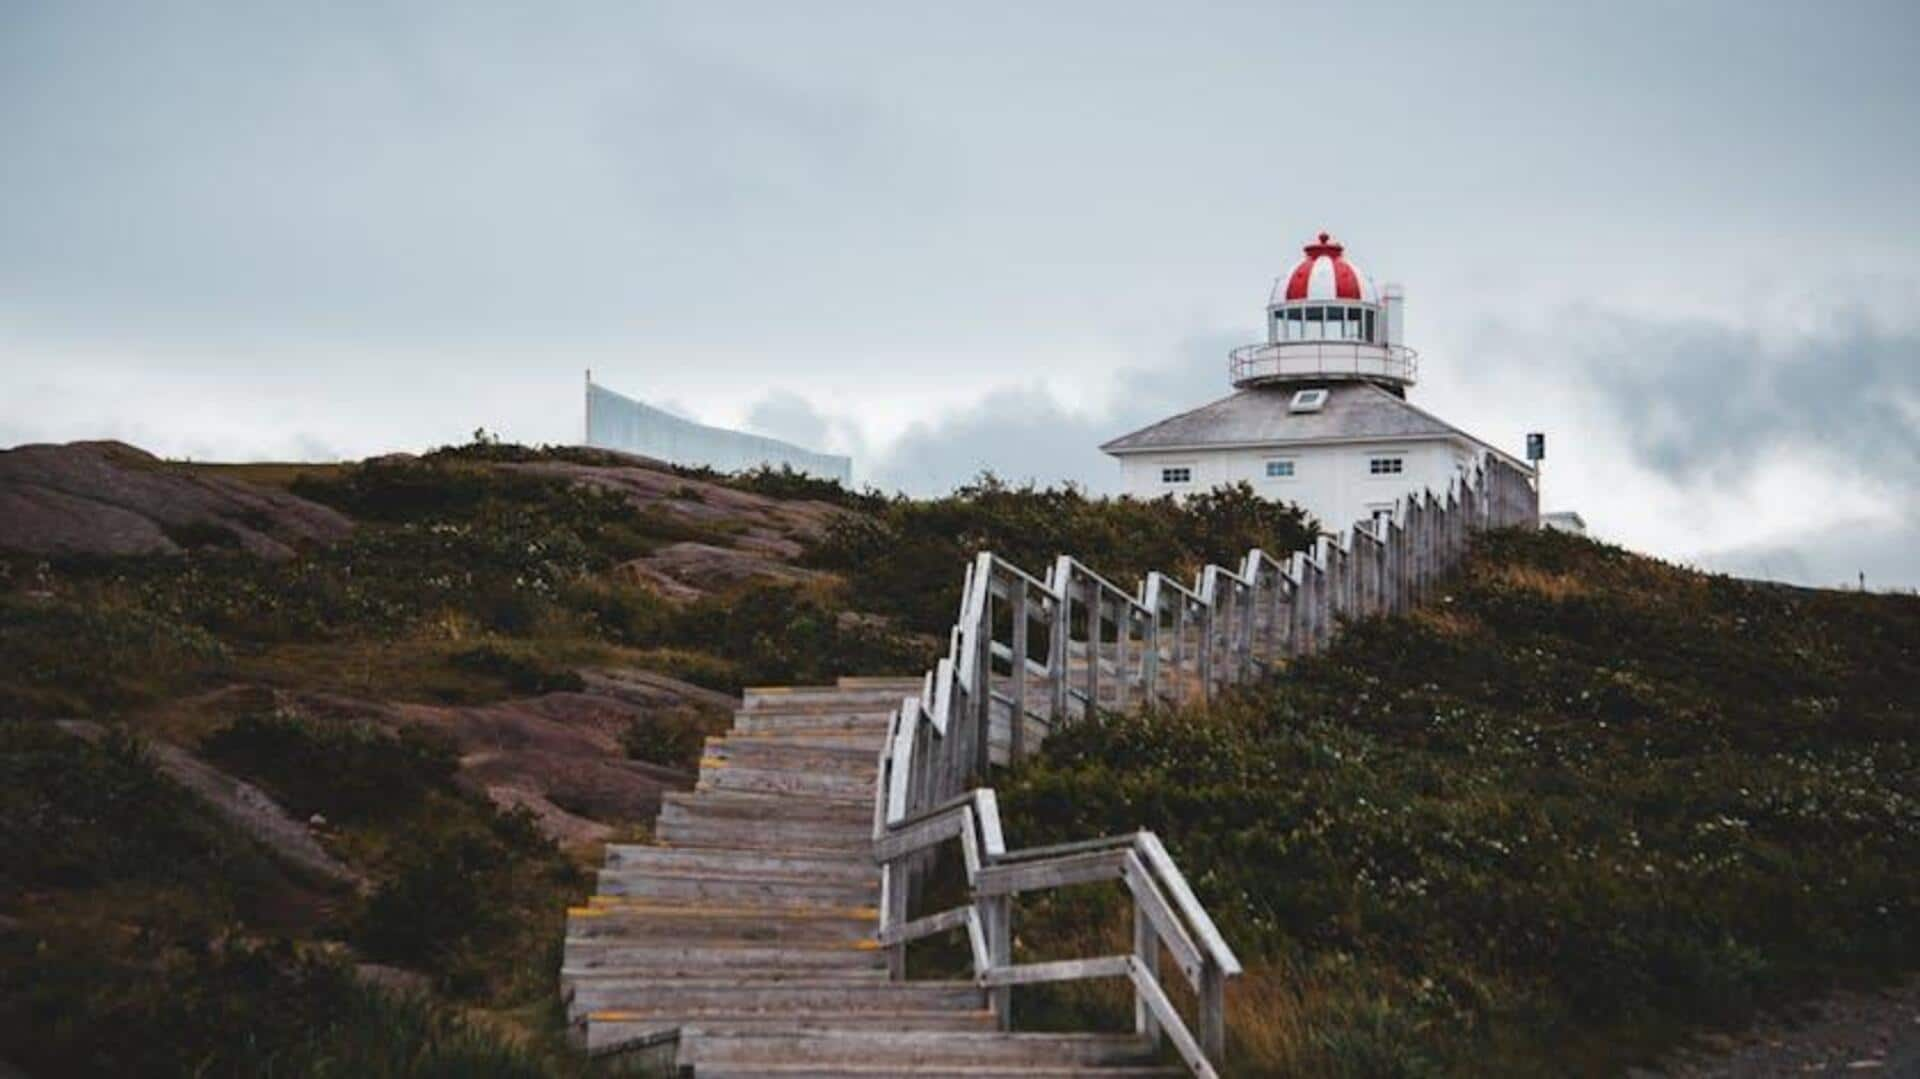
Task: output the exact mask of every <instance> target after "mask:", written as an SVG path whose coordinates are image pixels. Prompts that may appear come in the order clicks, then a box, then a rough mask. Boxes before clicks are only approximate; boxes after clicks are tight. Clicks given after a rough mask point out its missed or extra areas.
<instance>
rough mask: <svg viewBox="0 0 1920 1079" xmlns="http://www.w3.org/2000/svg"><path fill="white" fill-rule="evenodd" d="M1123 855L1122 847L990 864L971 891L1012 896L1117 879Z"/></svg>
mask: <svg viewBox="0 0 1920 1079" xmlns="http://www.w3.org/2000/svg"><path fill="white" fill-rule="evenodd" d="M1126 856H1127V852H1126V851H1124V850H1117V851H1094V852H1092V853H1090V854H1071V855H1068V856H1066V857H1064V858H1048V859H1045V860H1042V861H1038V862H1020V863H1015V864H1012V865H991V866H988V867H987V868H985V869H982V870H981V871H980V877H979V879H978V880H977V881H975V882H974V890H975V891H977V892H978V893H979V894H981V895H1014V894H1017V893H1019V892H1033V891H1039V890H1041V889H1044V888H1064V887H1066V886H1067V885H1070V884H1086V883H1088V882H1091V881H1099V880H1117V879H1119V877H1120V873H1121V867H1122V866H1123V865H1124V864H1125V858H1126Z"/></svg>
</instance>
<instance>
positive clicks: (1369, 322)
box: [1365, 311, 1379, 341]
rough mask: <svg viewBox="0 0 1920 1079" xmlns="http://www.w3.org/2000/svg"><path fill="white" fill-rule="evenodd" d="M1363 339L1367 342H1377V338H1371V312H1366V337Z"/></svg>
mask: <svg viewBox="0 0 1920 1079" xmlns="http://www.w3.org/2000/svg"><path fill="white" fill-rule="evenodd" d="M1365 339H1366V340H1368V341H1377V340H1379V339H1378V338H1376V337H1374V336H1373V312H1372V311H1368V312H1367V336H1366V338H1365Z"/></svg>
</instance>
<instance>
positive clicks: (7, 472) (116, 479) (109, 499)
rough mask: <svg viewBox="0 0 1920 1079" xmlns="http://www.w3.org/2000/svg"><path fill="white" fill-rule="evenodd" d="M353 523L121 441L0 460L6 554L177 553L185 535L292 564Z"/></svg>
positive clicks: (37, 449)
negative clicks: (297, 554) (220, 540)
mask: <svg viewBox="0 0 1920 1079" xmlns="http://www.w3.org/2000/svg"><path fill="white" fill-rule="evenodd" d="M352 530H353V522H352V521H350V520H348V519H347V518H346V517H345V516H342V515H341V514H340V513H338V512H336V511H334V510H332V509H329V508H328V507H326V506H322V505H319V504H318V503H314V502H309V501H307V500H306V499H304V498H299V497H296V496H294V495H291V494H288V493H286V492H285V491H280V490H275V489H273V488H269V487H260V486H256V485H254V484H250V483H245V482H242V481H240V480H234V479H228V478H226V477H224V476H208V475H202V474H196V473H193V472H191V471H188V470H186V469H183V468H180V467H177V466H173V465H170V464H168V463H167V462H165V461H162V460H160V459H159V458H157V457H154V456H153V455H152V454H149V453H146V452H145V451H142V450H138V449H135V448H133V447H132V446H128V445H126V444H124V443H120V442H71V443H68V444H66V445H64V446H56V445H46V444H41V445H30V446H21V447H18V448H16V449H12V450H5V451H0V548H9V549H13V550H19V551H27V552H31V553H34V554H96V555H136V554H175V553H178V552H179V551H180V550H181V549H182V544H181V538H182V537H184V536H187V535H195V534H197V535H201V536H211V537H221V536H222V534H223V533H224V534H225V536H228V537H231V540H230V542H232V543H234V544H235V545H236V546H238V547H239V548H240V549H241V550H244V551H248V552H250V553H252V554H256V555H260V556H263V557H266V558H290V557H292V555H293V553H294V548H295V547H296V546H298V545H299V544H301V543H308V542H319V543H328V542H332V541H334V540H338V539H340V538H342V537H344V536H346V535H347V534H348V533H349V532H351V531H352Z"/></svg>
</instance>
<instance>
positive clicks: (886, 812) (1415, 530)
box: [874, 458, 1538, 1076]
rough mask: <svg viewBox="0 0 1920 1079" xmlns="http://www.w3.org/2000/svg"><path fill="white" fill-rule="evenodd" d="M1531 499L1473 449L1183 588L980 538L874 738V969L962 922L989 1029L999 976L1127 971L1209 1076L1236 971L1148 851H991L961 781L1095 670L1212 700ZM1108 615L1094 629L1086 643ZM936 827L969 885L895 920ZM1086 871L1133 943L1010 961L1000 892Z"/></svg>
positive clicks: (1139, 1000) (1453, 557) (1138, 995)
mask: <svg viewBox="0 0 1920 1079" xmlns="http://www.w3.org/2000/svg"><path fill="white" fill-rule="evenodd" d="M1537 509H1538V494H1537V492H1536V491H1535V489H1534V486H1533V482H1532V478H1531V476H1530V474H1529V473H1527V472H1525V471H1524V470H1521V469H1518V468H1514V467H1512V466H1510V465H1507V464H1506V463H1505V462H1504V461H1503V460H1501V459H1500V458H1490V459H1489V460H1488V461H1487V463H1486V465H1485V466H1483V467H1482V468H1481V469H1476V470H1475V472H1474V474H1473V476H1472V477H1471V478H1470V479H1468V478H1462V479H1460V480H1459V481H1457V482H1456V483H1454V484H1452V485H1450V486H1449V487H1448V490H1447V491H1446V493H1445V495H1444V496H1443V497H1441V498H1436V497H1434V495H1433V493H1432V492H1431V491H1426V492H1420V493H1418V494H1415V495H1411V496H1408V497H1406V498H1403V499H1401V500H1399V501H1398V502H1396V503H1395V506H1394V511H1393V513H1392V514H1391V515H1390V516H1389V518H1388V519H1387V520H1386V521H1385V522H1384V523H1381V522H1376V521H1373V520H1367V521H1363V522H1358V523H1356V524H1355V525H1354V526H1353V527H1352V528H1351V529H1349V530H1348V531H1347V532H1346V533H1345V534H1344V535H1342V536H1341V537H1338V538H1334V537H1321V538H1320V539H1318V540H1317V541H1316V542H1315V543H1314V544H1313V545H1312V547H1311V548H1310V549H1309V550H1307V551H1301V552H1296V553H1294V554H1293V555H1292V556H1291V557H1289V558H1288V559H1286V560H1284V561H1283V560H1278V559H1275V558H1273V557H1272V556H1270V555H1268V554H1266V553H1265V552H1264V551H1261V550H1260V549H1258V548H1254V549H1252V550H1249V551H1248V552H1247V554H1246V557H1245V558H1244V559H1242V560H1241V562H1240V564H1239V568H1238V569H1237V570H1236V569H1230V568H1227V567H1222V566H1216V565H1209V566H1207V567H1205V568H1203V569H1202V570H1201V571H1200V573H1199V575H1198V576H1197V578H1196V579H1195V581H1194V583H1193V585H1192V586H1191V587H1189V586H1187V585H1185V584H1182V583H1181V582H1179V581H1176V580H1174V579H1173V578H1170V577H1167V576H1165V575H1163V574H1160V573H1148V574H1147V575H1146V577H1145V578H1144V579H1143V580H1142V581H1141V582H1140V586H1139V587H1138V588H1137V589H1136V590H1135V591H1134V592H1132V593H1128V592H1126V591H1125V590H1123V589H1121V588H1120V587H1119V586H1117V585H1115V584H1113V583H1112V582H1111V581H1108V580H1107V579H1106V578H1104V577H1102V576H1100V575H1099V574H1098V573H1096V572H1094V571H1093V570H1091V569H1089V568H1087V567H1086V566H1084V565H1082V564H1081V563H1080V562H1078V561H1077V560H1075V559H1073V558H1072V557H1071V556H1067V555H1062V556H1060V557H1059V558H1057V559H1056V560H1055V561H1054V563H1053V566H1052V567H1051V569H1050V570H1049V572H1048V573H1047V575H1046V578H1045V579H1044V580H1043V579H1041V578H1038V577H1035V576H1033V575H1032V574H1029V573H1027V572H1025V571H1023V570H1021V569H1020V568H1018V567H1016V566H1014V565H1012V564H1010V563H1007V562H1005V561H1003V560H1002V559H1000V558H998V557H997V556H995V555H994V554H992V553H991V552H987V551H982V552H980V553H979V554H978V555H977V556H976V557H975V558H974V559H973V560H972V562H970V563H969V564H968V566H967V570H966V578H965V582H964V586H963V589H962V595H961V602H960V617H959V620H958V621H957V622H956V623H955V624H954V627H953V631H952V633H951V634H950V635H949V638H948V651H947V655H946V656H945V657H943V658H941V659H940V660H939V662H938V663H937V664H936V665H935V667H934V669H933V670H932V671H930V672H928V674H927V677H926V678H925V679H924V680H923V682H922V686H921V692H920V693H919V695H918V696H913V697H906V698H903V699H902V701H901V704H900V708H899V709H898V710H897V711H895V713H894V714H893V717H892V719H891V720H890V722H889V727H888V732H887V737H886V739H885V740H884V742H883V744H882V747H881V750H880V754H879V773H878V776H877V777H876V780H875V797H874V856H875V860H876V861H877V862H878V863H879V864H880V865H881V867H882V872H881V896H882V898H881V928H880V935H879V940H880V943H881V945H882V946H883V947H886V948H887V949H888V956H889V962H888V969H889V971H890V972H891V974H892V976H893V977H895V978H901V977H904V976H905V970H906V963H905V948H906V946H907V944H908V943H909V942H911V941H915V940H920V939H924V938H925V937H928V936H932V935H934V934H937V933H944V932H951V931H953V930H956V929H960V928H965V929H966V930H967V933H968V939H969V942H970V945H971V950H972V953H973V961H974V973H975V977H976V978H977V979H978V980H979V982H980V984H981V985H983V986H985V987H987V988H988V989H989V990H990V1001H991V1004H992V1007H993V1009H994V1011H995V1012H996V1014H997V1015H998V1018H999V1021H1000V1022H1001V1024H1002V1025H1003V1026H1004V1025H1006V1024H1008V1023H1009V1022H1010V1019H1011V1017H1010V1012H1009V1008H1010V1000H1011V998H1010V997H1009V996H1008V995H1007V994H1008V992H1009V987H1010V986H1012V985H1016V984H1026V983H1028V982H1035V981H1054V980H1071V979H1076V978H1092V977H1116V976H1125V977H1128V978H1129V979H1130V980H1131V982H1132V983H1133V985H1134V989H1135V1022H1136V1025H1137V1027H1138V1029H1139V1030H1140V1031H1141V1033H1143V1034H1147V1035H1149V1036H1151V1037H1154V1038H1158V1037H1160V1036H1161V1035H1162V1034H1163V1033H1164V1034H1165V1036H1166V1037H1167V1038H1168V1039H1170V1040H1171V1041H1172V1042H1173V1043H1174V1046H1175V1048H1176V1049H1177V1050H1178V1051H1179V1052H1180V1055H1181V1058H1182V1059H1183V1060H1185V1061H1186V1063H1187V1064H1188V1066H1189V1067H1190V1068H1192V1069H1193V1071H1194V1072H1195V1074H1198V1075H1204V1076H1211V1075H1214V1074H1215V1063H1216V1062H1218V1061H1220V1060H1222V1059H1223V1058H1224V1055H1225V1051H1226V1027H1225V1022H1226V1020H1225V996H1224V993H1225V983H1226V980H1227V979H1228V978H1231V977H1234V976H1236V975H1238V974H1240V972H1241V966H1240V961H1239V959H1238V958H1237V957H1236V956H1235V955H1234V954H1233V950H1232V949H1231V948H1230V947H1229V946H1228V945H1227V942H1226V940H1225V938H1224V937H1223V936H1222V935H1221V934H1220V931H1219V929H1218V927H1216V926H1215V925H1214V923H1213V920H1212V918H1210V917H1209V916H1208V915H1207V912H1206V910H1205V908H1204V907H1202V906H1201V904H1200V901H1199V899H1198V898H1197V897H1196V896H1195V895H1194V894H1193V889H1192V888H1191V887H1190V886H1189V885H1188V883H1187V880H1186V878H1185V876H1184V875H1182V874H1181V872H1180V869H1179V867H1178V866H1177V865H1176V864H1175V863H1174V860H1173V858H1172V856H1171V855H1169V854H1168V853H1167V850H1166V847H1165V846H1164V845H1163V844H1162V843H1161V842H1160V840H1159V839H1158V838H1157V837H1156V836H1154V834H1153V833H1151V832H1136V833H1133V834H1131V835H1128V836H1113V837H1107V838H1104V839H1097V840H1086V841H1082V842H1078V843H1066V844H1058V845H1055V846H1051V847H1041V848H1034V849H1031V850H1024V851H1021V850H1016V851H1008V850H1006V848H1005V845H1004V842H1003V837H1002V832H1001V827H1000V813H999V807H998V802H997V800H996V799H995V797H994V793H993V790H992V788H990V787H982V786H979V785H978V782H979V780H980V779H981V778H983V777H984V776H985V775H986V773H987V771H988V769H989V768H990V766H991V765H992V764H993V763H996V762H998V761H999V760H1002V759H1004V760H1007V761H1013V760H1018V759H1020V758H1021V757H1023V756H1025V755H1026V754H1027V753H1029V752H1031V751H1032V749H1033V748H1034V747H1033V746H1031V745H1029V744H1028V739H1027V728H1028V726H1029V724H1030V723H1031V724H1038V725H1039V729H1040V731H1041V732H1042V737H1044V734H1045V733H1046V732H1050V731H1051V730H1053V729H1055V728H1058V727H1060V726H1063V725H1065V724H1068V723H1071V722H1073V721H1074V720H1075V719H1077V718H1085V717H1088V716H1091V715H1092V714H1093V713H1094V712H1096V711H1098V710H1100V709H1102V708H1103V707H1105V706H1106V704H1107V703H1108V702H1107V701H1106V700H1105V699H1104V698H1105V697H1106V696H1108V694H1105V693H1103V686H1107V685H1109V684H1110V688H1111V697H1112V703H1113V704H1114V706H1115V707H1126V706H1128V705H1129V703H1130V702H1131V701H1132V700H1135V699H1137V700H1140V701H1145V702H1148V703H1155V702H1179V701H1184V700H1186V699H1187V696H1188V694H1189V693H1190V692H1193V691H1197V692H1199V693H1200V694H1202V695H1203V696H1210V695H1211V694H1212V693H1214V692H1215V691H1216V690H1217V689H1220V688H1223V687H1225V686H1229V685H1232V684H1234V683H1237V682H1243V681H1246V680H1248V679H1250V678H1252V677H1255V676H1256V674H1257V673H1258V672H1260V671H1263V670H1272V669H1274V668H1275V666H1276V665H1278V664H1279V663H1281V662H1283V661H1284V660H1286V659H1288V658H1290V657H1293V656H1298V655H1303V654H1306V653H1309V652H1312V651H1315V650H1317V649H1319V648H1320V647H1323V646H1324V645H1325V644H1326V642H1327V640H1328V639H1329V638H1330V636H1331V634H1332V631H1333V628H1334V623H1335V621H1336V620H1337V619H1340V618H1352V617H1359V616H1364V615H1368V614H1376V613H1384V612H1400V611H1405V610H1407V609H1409V608H1410V607H1412V606H1413V605H1414V604H1415V603H1417V602H1419V601H1420V600H1421V599H1422V598H1424V597H1425V596H1426V595H1427V594H1428V593H1429V591H1430V590H1431V588H1432V587H1433V584H1434V582H1435V581H1436V580H1437V578H1438V577H1439V575H1440V574H1441V573H1444V572H1445V571H1447V570H1448V569H1450V568H1452V566H1453V565H1454V564H1455V563H1456V562H1457V561H1458V560H1459V558H1460V557H1461V555H1462V554H1463V553H1464V550H1465V546H1466V542H1465V541H1466V537H1467V536H1468V535H1469V534H1470V533H1472V532H1477V531H1481V530H1483V529H1487V528H1498V527H1506V526H1510V525H1531V524H1532V523H1533V521H1534V520H1535V518H1536V517H1537ZM997 604H1007V605H1010V610H1009V611H1008V613H1009V614H1010V616H1011V618H1010V622H1011V639H1010V640H1006V641H1000V640H996V639H995V637H994V633H995V624H996V623H995V610H996V605H997ZM1076 605H1079V606H1081V607H1083V608H1084V609H1085V610H1086V616H1085V618H1084V619H1083V620H1082V621H1083V632H1084V639H1080V638H1076V637H1075V636H1074V627H1073V622H1074V619H1073V615H1072V612H1073V610H1074V607H1075V606H1076ZM1163 619H1166V620H1168V624H1167V625H1166V626H1165V627H1164V628H1163V625H1162V620H1163ZM1035 620H1037V621H1039V622H1040V623H1042V624H1043V625H1044V627H1045V630H1046V632H1047V634H1048V637H1047V641H1046V644H1047V652H1046V655H1047V658H1046V659H1045V660H1044V661H1041V660H1036V659H1034V658H1033V657H1032V651H1031V648H1030V645H1031V644H1032V643H1033V642H1031V641H1030V640H1029V622H1030V621H1035ZM1108 626H1111V627H1112V628H1113V633H1114V639H1113V640H1112V641H1107V640H1104V637H1105V636H1106V632H1105V628H1106V627H1108ZM1190 638H1191V639H1190ZM999 664H1004V665H1005V668H1006V670H1005V673H1004V674H1002V673H1000V672H999V671H998V670H997V669H996V666H997V665H999ZM1036 679H1037V680H1038V686H1037V689H1038V692H1037V693H1036V692H1031V690H1033V689H1035V688H1036V687H1035V686H1034V682H1035V680H1036ZM996 680H997V681H999V682H1000V683H1002V684H1003V685H1004V686H1005V687H1006V688H1004V689H998V688H996V686H995V683H996ZM1076 683H1078V684H1076ZM1076 706H1078V707H1077V709H1076ZM1003 730H1004V733H1005V737H1004V738H999V737H998V735H999V734H1000V732H1002V731H1003ZM996 754H998V756H997V755H996ZM950 842H958V843H959V844H960V845H961V852H962V855H963V859H964V861H965V865H966V871H967V881H968V885H969V891H970V893H971V898H970V899H969V901H968V902H967V903H965V904H962V905H961V906H958V907H955V908H953V909H951V910H947V911H941V912H937V913H933V914H929V915H923V916H921V917H918V918H911V919H910V918H909V917H908V912H909V910H910V909H911V907H912V898H913V896H914V895H915V894H917V892H918V891H919V890H920V888H921V885H922V883H923V881H924V879H925V875H926V872H927V870H928V867H929V866H930V865H931V856H932V854H933V851H934V848H936V847H938V846H940V845H942V844H945V843H950ZM1099 880H1118V881H1120V882H1122V883H1123V884H1124V885H1125V887H1126V888H1127V891H1128V893H1129V895H1130V896H1131V897H1132V900H1133V909H1134V951H1133V954H1132V955H1129V956H1108V957H1097V958H1094V959H1084V960H1060V961H1049V962H1045V963H1028V964H1021V965H1016V964H1014V963H1013V962H1012V927H1011V926H1012V905H1011V904H1012V899H1013V897H1014V896H1015V895H1017V894H1019V893H1022V892H1027V891H1034V890H1040V889H1046V888H1054V887H1062V886H1066V885H1070V884H1079V883H1086V882H1090V881H1099ZM1163 945H1164V946H1165V948H1166V950H1167V952H1168V953H1169V954H1170V955H1171V956H1172V957H1173V960H1174V963H1175V965H1176V966H1177V967H1178V968H1179V969H1180V971H1181V973H1182V974H1183V975H1185V976H1186V977H1187V979H1188V980H1189V981H1190V982H1191V983H1192V985H1193V987H1194V990H1195V995H1196V998H1197V1000H1198V1002H1199V1033H1198V1035H1197V1036H1196V1035H1195V1034H1194V1033H1192V1032H1191V1031H1190V1030H1189V1029H1188V1028H1187V1026H1186V1024H1185V1021H1184V1020H1183V1019H1182V1018H1181V1017H1180V1016H1179V1014H1178V1013H1177V1011H1176V1010H1175V1009H1174V1008H1173V1006H1172V1004H1171V1003H1170V1001H1169V998H1168V997H1167V995H1166V993H1165V991H1164V990H1163V989H1162V988H1161V986H1160V984H1159V957H1160V950H1161V947H1162V946H1163Z"/></svg>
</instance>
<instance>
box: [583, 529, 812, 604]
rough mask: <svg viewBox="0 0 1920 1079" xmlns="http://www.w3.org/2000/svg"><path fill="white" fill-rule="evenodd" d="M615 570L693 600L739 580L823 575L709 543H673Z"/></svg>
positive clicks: (792, 580)
mask: <svg viewBox="0 0 1920 1079" xmlns="http://www.w3.org/2000/svg"><path fill="white" fill-rule="evenodd" d="M618 572H619V573H620V574H621V575H622V576H624V577H626V578H627V579H629V580H633V581H638V582H639V583H641V584H645V585H647V586H649V587H651V588H653V589H654V590H655V591H657V592H659V593H660V594H661V595H664V596H666V597H667V598H668V599H674V600H681V601H685V600H693V599H698V598H700V596H701V595H703V594H705V593H707V592H712V591H715V590H718V589H723V588H726V587H728V586H730V585H736V584H739V583H741V582H743V581H749V580H756V579H757V580H763V581H775V582H779V583H783V584H805V583H807V582H809V581H814V580H819V579H821V578H824V577H825V576H826V574H823V573H821V572H820V571H818V570H810V569H802V568H801V567H799V566H793V565H789V564H787V563H786V562H784V561H781V560H779V559H777V558H769V557H767V556H766V555H762V554H757V553H755V552H753V551H745V550H740V549H737V548H733V547H716V546H714V545H713V544H710V543H674V544H669V545H668V546H666V547H662V548H661V549H659V550H658V551H655V552H653V553H652V554H650V555H648V556H646V557H645V558H636V559H634V560H633V561H631V562H624V563H622V564H621V565H620V566H619V567H618Z"/></svg>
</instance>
